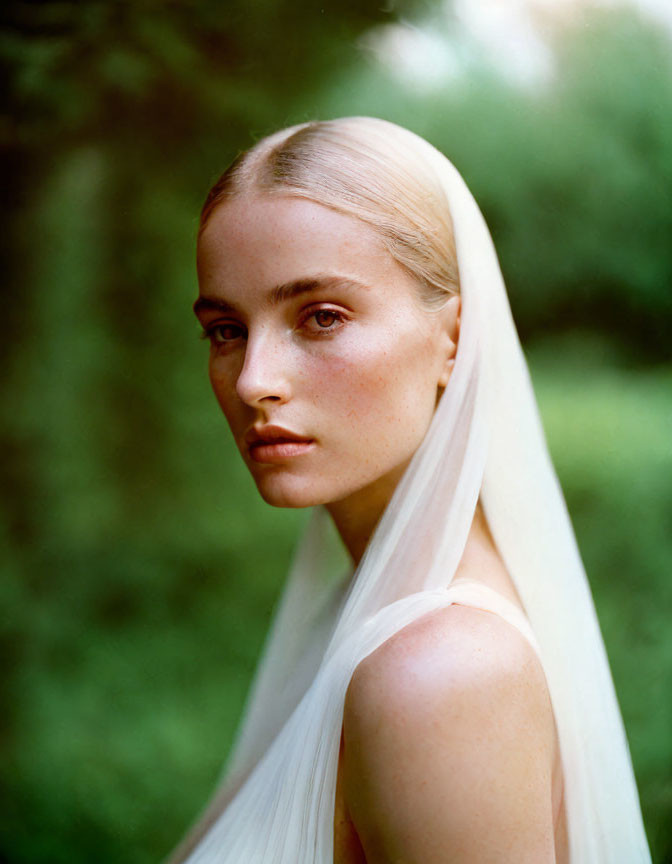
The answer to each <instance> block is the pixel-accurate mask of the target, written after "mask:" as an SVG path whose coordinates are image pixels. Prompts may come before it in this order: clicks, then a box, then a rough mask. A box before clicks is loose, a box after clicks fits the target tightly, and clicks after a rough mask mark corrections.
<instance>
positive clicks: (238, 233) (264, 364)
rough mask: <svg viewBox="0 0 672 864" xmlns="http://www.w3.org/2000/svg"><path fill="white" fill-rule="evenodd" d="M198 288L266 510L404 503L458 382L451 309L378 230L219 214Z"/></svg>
mask: <svg viewBox="0 0 672 864" xmlns="http://www.w3.org/2000/svg"><path fill="white" fill-rule="evenodd" d="M198 276H199V283H200V296H199V299H198V300H197V302H196V304H195V307H194V309H195V312H196V314H197V316H198V318H199V320H200V322H201V324H202V326H203V328H204V330H205V333H206V334H207V336H208V338H209V340H210V380H211V382H212V386H213V389H214V391H215V394H216V396H217V399H218V401H219V404H220V406H221V408H222V410H223V412H224V414H225V415H226V418H227V420H228V422H229V425H230V427H231V431H232V432H233V436H234V438H235V440H236V443H237V445H238V448H239V450H240V452H241V455H242V457H243V459H244V460H245V463H246V465H247V466H248V468H249V470H250V471H251V473H252V476H253V477H254V479H255V481H256V484H257V486H258V488H259V491H260V492H261V495H262V496H263V498H264V499H265V500H266V501H267V502H268V503H270V504H274V505H277V506H284V507H305V506H311V505H315V504H329V503H332V502H348V501H352V502H353V504H354V505H356V506H357V507H358V508H360V509H361V508H362V507H363V508H366V507H367V506H368V502H369V501H370V502H371V506H375V505H374V502H378V501H379V499H380V495H381V490H387V489H389V491H390V493H391V490H392V489H393V488H394V485H395V483H396V481H397V480H398V478H399V477H400V476H401V473H402V472H403V469H404V468H405V466H406V465H407V464H408V461H409V460H410V458H411V456H412V455H413V453H414V452H415V450H416V449H417V447H418V445H419V444H420V442H421V441H422V438H423V436H424V434H425V432H426V430H427V427H428V425H429V423H430V420H431V418H432V415H433V412H434V409H435V406H436V401H437V393H438V389H439V388H440V387H443V386H445V384H446V382H447V380H448V376H449V368H450V365H451V363H450V358H451V357H453V355H454V348H455V346H454V343H453V341H452V340H451V336H452V337H453V338H455V336H454V333H451V332H450V331H451V328H450V326H448V324H447V322H448V321H449V320H451V318H452V320H453V321H454V320H455V314H454V312H453V314H452V316H451V313H450V304H449V308H448V309H447V310H444V311H442V312H441V313H429V312H427V311H426V310H425V309H423V307H422V306H421V304H420V301H419V295H418V286H417V284H416V282H415V281H414V279H413V278H412V277H411V276H410V275H409V274H408V273H407V272H406V271H405V270H404V269H403V268H402V267H401V265H399V264H398V263H397V262H396V261H395V260H394V259H393V258H392V256H391V255H390V254H389V252H388V251H387V250H386V249H385V247H384V245H383V243H382V241H381V240H380V238H379V237H378V235H377V234H376V233H375V231H374V230H373V229H371V228H369V227H368V226H367V225H365V224H363V223H362V222H360V221H359V220H357V219H355V218H351V217H348V216H345V215H343V214H340V213H338V212H336V211H333V210H331V209H329V208H327V207H323V206H321V205H319V204H315V203H312V202H310V201H307V200H303V199H300V198H294V197H290V196H283V197H262V196H260V197H243V198H239V199H234V200H233V201H231V202H228V203H226V204H224V205H221V206H220V207H218V208H217V209H216V210H215V211H214V213H213V214H212V215H211V217H210V219H209V222H208V224H207V227H206V228H205V231H204V232H203V234H202V235H201V238H200V241H199V245H198ZM455 303H456V301H452V300H451V304H452V306H453V309H454V308H455ZM384 494H385V495H386V494H387V493H386V492H385V493H384ZM387 497H389V495H387Z"/></svg>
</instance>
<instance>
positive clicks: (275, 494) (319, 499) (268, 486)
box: [254, 472, 333, 508]
mask: <svg viewBox="0 0 672 864" xmlns="http://www.w3.org/2000/svg"><path fill="white" fill-rule="evenodd" d="M254 479H255V482H256V484H257V489H258V490H259V494H260V495H261V497H262V498H263V499H264V501H265V502H266V503H267V504H270V505H271V507H288V508H300V507H316V506H317V505H318V504H327V503H328V502H329V501H330V500H333V498H332V496H329V495H328V494H326V490H325V489H324V488H323V487H322V488H318V487H317V485H316V484H315V483H314V482H312V483H311V481H310V480H308V479H307V478H299V477H292V476H287V475H286V474H285V475H284V476H283V474H281V473H280V472H276V473H274V474H273V473H270V472H269V473H267V474H266V475H265V476H263V477H255V478H254Z"/></svg>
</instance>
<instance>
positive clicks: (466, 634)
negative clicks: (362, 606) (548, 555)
mask: <svg viewBox="0 0 672 864" xmlns="http://www.w3.org/2000/svg"><path fill="white" fill-rule="evenodd" d="M343 728H344V754H345V757H344V774H345V777H344V779H345V793H346V798H347V800H348V805H349V807H350V810H351V813H352V816H353V820H354V822H355V825H356V827H357V829H358V831H359V832H360V836H361V837H362V842H363V844H364V848H365V851H366V852H367V860H371V861H372V862H375V861H386V860H395V859H400V860H422V861H425V862H428V864H430V862H433V861H437V862H438V861H444V860H447V859H448V858H449V859H450V860H451V861H453V860H454V861H456V862H458V861H461V862H470V861H474V862H475V861H479V862H485V861H489V860H493V861H495V860H497V861H508V860H511V861H513V860H516V861H520V862H524V861H528V860H529V861H535V862H544V861H551V860H553V858H552V854H553V853H552V848H553V818H552V805H551V775H552V766H553V758H554V746H555V732H554V724H553V714H552V710H551V706H550V699H549V696H548V691H547V687H546V681H545V677H544V674H543V670H542V668H541V665H540V663H539V660H538V658H537V655H536V653H535V651H534V649H533V648H532V646H531V645H530V644H529V642H528V641H527V640H526V639H525V637H524V636H523V635H522V634H521V633H520V632H519V631H518V630H517V629H515V628H514V627H512V626H511V625H510V624H508V623H507V622H506V621H504V620H503V619H501V618H499V617H498V616H496V615H493V614H491V613H488V612H484V611H482V610H479V609H475V608H472V607H467V606H459V605H452V606H449V607H447V608H445V609H441V610H437V611H436V612H433V613H431V614H429V615H427V616H424V617H423V618H421V619H419V620H418V621H416V622H414V623H412V624H411V625H409V626H408V627H406V628H404V629H403V630H401V631H400V632H399V633H397V634H395V636H393V637H392V638H391V639H389V640H388V641H387V642H385V643H384V644H383V645H382V646H381V647H380V648H378V649H377V650H376V651H375V652H373V654H371V655H370V656H369V657H367V658H366V659H365V660H364V661H363V662H362V663H360V665H359V666H358V667H357V669H356V670H355V674H354V675H353V678H352V681H351V683H350V687H349V689H348V693H347V696H346V701H345V713H344V727H343ZM484 824H485V825H488V831H487V832H484V831H483V825H484Z"/></svg>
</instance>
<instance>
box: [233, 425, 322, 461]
mask: <svg viewBox="0 0 672 864" xmlns="http://www.w3.org/2000/svg"><path fill="white" fill-rule="evenodd" d="M245 443H246V444H247V448H248V452H249V454H250V458H251V459H252V460H253V461H254V462H265V463H275V462H285V461H287V460H288V459H292V458H293V457H295V456H300V455H301V454H303V453H307V452H308V451H309V450H310V449H312V447H313V446H314V444H315V439H314V438H307V437H305V436H303V435H297V434H296V433H294V432H292V431H290V430H289V429H283V428H282V426H261V427H258V428H255V427H253V428H252V429H250V430H249V431H248V432H247V434H246V435H245Z"/></svg>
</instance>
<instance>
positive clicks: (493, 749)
mask: <svg viewBox="0 0 672 864" xmlns="http://www.w3.org/2000/svg"><path fill="white" fill-rule="evenodd" d="M198 271H199V285H200V296H199V299H198V300H197V302H196V304H195V311H196V314H197V316H198V318H199V320H200V322H201V324H202V326H203V330H204V335H205V336H206V337H207V338H208V339H209V341H210V346H211V347H210V378H211V382H212V385H213V388H214V391H215V394H216V396H217V398H218V400H219V403H220V405H221V407H222V410H223V411H224V413H225V415H226V417H227V420H228V422H229V424H230V426H231V429H232V432H233V435H234V438H235V440H236V443H237V444H238V447H239V449H240V452H241V455H242V457H243V459H244V460H245V462H246V464H247V466H248V468H249V469H250V471H251V473H252V476H253V477H254V479H255V482H256V484H257V486H258V488H259V491H260V493H261V494H262V496H263V497H264V499H265V500H266V501H268V502H269V503H271V504H273V505H277V506H285V507H307V506H310V507H315V510H314V513H313V519H312V522H311V525H310V527H309V529H308V531H307V534H306V536H305V538H304V540H303V542H302V544H301V546H300V548H299V550H298V553H297V557H296V561H295V564H294V566H293V571H292V573H291V575H290V579H289V581H288V585H287V588H286V590H285V594H284V597H283V600H282V603H281V605H280V609H279V612H278V614H277V616H276V620H275V622H274V625H273V628H272V631H271V635H270V637H269V640H268V644H267V648H266V652H265V656H264V659H263V661H262V664H261V666H260V669H259V671H258V674H257V678H256V681H255V685H254V688H253V692H252V695H251V698H250V701H249V704H248V709H247V713H246V717H245V718H244V722H243V725H242V728H241V732H240V735H239V739H238V742H237V745H236V748H235V752H234V755H233V757H232V759H231V761H230V763H229V768H228V771H227V775H226V778H225V780H224V782H223V784H222V788H221V790H220V791H219V793H218V795H217V796H216V797H215V800H214V801H213V803H212V804H211V806H210V807H209V809H208V812H207V813H206V815H205V816H204V818H203V819H202V820H201V822H200V823H199V825H198V826H197V828H196V829H195V831H194V832H193V833H192V836H191V838H190V839H188V841H187V842H186V843H185V845H184V846H183V848H182V849H181V850H178V853H176V856H175V858H174V860H175V861H183V860H188V861H190V862H215V861H217V862H237V864H238V862H287V864H289V862H291V864H296V862H330V861H332V860H333V861H336V862H341V864H351V862H363V861H366V862H369V864H373V862H393V861H394V862H397V861H399V862H401V861H403V862H422V864H433V862H447V861H450V862H473V864H476V862H478V864H482V862H487V861H497V862H518V864H519V862H534V864H540V862H552V861H557V862H571V864H578V862H591V864H594V862H613V864H616V862H642V861H647V860H649V855H648V849H647V845H646V839H645V835H644V831H643V826H642V822H641V816H640V812H639V803H638V799H637V791H636V786H635V784H634V778H633V775H632V768H631V764H630V759H629V754H628V749H627V742H626V740H625V736H624V732H623V728H622V724H621V720H620V715H619V711H618V706H617V703H616V699H615V695H614V692H613V686H612V682H611V678H610V674H609V668H608V664H607V660H606V656H605V653H604V648H603V645H602V640H601V636H600V633H599V627H598V625H597V621H596V618H595V614H594V610H593V607H592V601H591V598H590V593H589V590H588V586H587V582H586V579H585V575H584V573H583V569H582V565H581V561H580V558H579V556H578V552H577V549H576V546H575V542H574V539H573V534H572V531H571V527H570V524H569V520H568V517H567V514H566V510H565V507H564V503H563V499H562V495H561V492H560V490H559V488H558V486H557V481H556V478H555V475H554V472H553V469H552V466H551V464H550V461H549V459H548V456H547V452H546V448H545V444H544V438H543V433H542V430H541V426H540V424H539V420H538V416H537V412H536V406H535V402H534V396H533V393H532V390H531V385H530V382H529V378H528V375H527V369H526V366H525V361H524V359H523V356H522V353H521V351H520V346H519V344H518V340H517V336H516V332H515V327H514V325H513V322H512V320H511V317H510V312H509V308H508V303H507V299H506V293H505V289H504V285H503V282H502V279H501V274H500V272H499V267H498V264H497V259H496V255H495V252H494V249H493V248H492V244H491V241H490V237H489V234H488V231H487V228H486V227H485V224H484V222H483V220H482V217H481V215H480V213H479V211H478V208H477V206H476V204H475V202H474V201H473V199H472V198H471V196H470V194H469V192H468V190H467V189H466V187H465V186H464V183H463V182H462V180H461V178H460V177H459V175H458V174H457V172H456V171H455V169H454V168H453V167H452V165H450V163H449V162H448V161H447V160H446V159H445V158H444V157H443V156H442V155H441V154H439V153H438V152H437V151H436V150H434V149H433V148H432V147H431V146H430V145H429V144H427V143H426V142H425V141H423V140H422V139H419V138H418V137H417V136H415V135H413V134H412V133H410V132H408V131H406V130H404V129H401V128H399V127H397V126H394V125H393V124H390V123H386V122H384V121H381V120H375V119H371V118H348V119H342V120H336V121H330V122H325V123H311V124H304V125H302V126H297V127H292V128H291V129H286V130H283V131H281V132H279V133H277V134H276V135H273V136H271V137H269V138H266V139H264V140H262V141H260V142H259V143H258V144H257V145H256V146H255V147H254V148H252V150H250V151H249V152H247V153H245V154H243V156H242V157H240V158H239V159H238V160H237V161H236V162H235V163H234V164H233V165H232V166H231V168H230V169H229V170H228V171H227V172H226V173H225V174H224V175H223V176H222V178H220V180H219V181H218V182H217V184H216V185H215V186H214V187H213V189H212V190H211V192H210V195H209V196H208V199H207V201H206V204H205V206H204V209H203V213H202V219H201V230H200V233H199V244H198ZM327 514H328V516H327ZM329 520H331V522H332V523H333V525H335V527H336V529H337V532H338V534H339V535H340V538H341V540H342V544H343V546H345V548H347V550H348V552H349V554H350V559H351V561H352V562H354V568H353V567H352V566H350V567H348V568H347V575H346V576H345V578H343V577H342V574H340V576H339V577H337V578H331V579H330V578H329V572H330V571H332V570H333V569H334V566H335V565H334V562H335V561H336V562H337V561H338V558H337V555H336V554H335V553H334V552H333V551H332V547H333V543H332V542H331V540H330V537H329ZM336 569H338V567H337V566H336ZM353 570H354V572H353Z"/></svg>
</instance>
